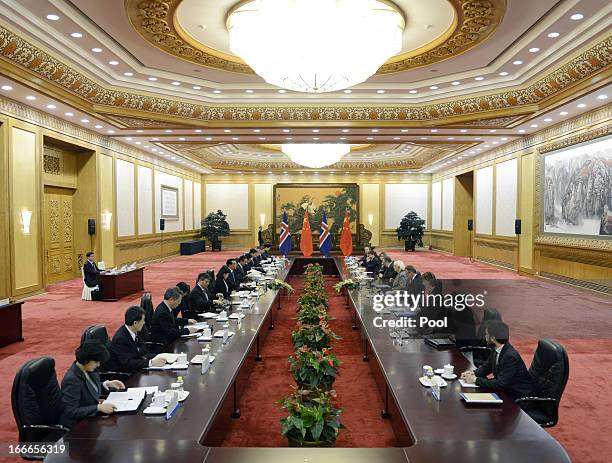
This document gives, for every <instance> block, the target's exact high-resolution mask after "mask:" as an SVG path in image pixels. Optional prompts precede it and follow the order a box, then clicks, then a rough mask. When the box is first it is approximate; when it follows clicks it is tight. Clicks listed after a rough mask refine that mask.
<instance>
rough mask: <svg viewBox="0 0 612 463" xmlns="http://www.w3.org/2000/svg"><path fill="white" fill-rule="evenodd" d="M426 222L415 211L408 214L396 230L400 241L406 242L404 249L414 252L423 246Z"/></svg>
mask: <svg viewBox="0 0 612 463" xmlns="http://www.w3.org/2000/svg"><path fill="white" fill-rule="evenodd" d="M424 225H425V221H424V220H423V219H421V218H420V217H419V216H418V214H417V213H416V212H414V211H410V212H409V213H408V214H406V215H405V216H404V217H403V218H402V221H401V222H400V224H399V227H397V228H396V229H395V232H396V233H397V239H398V241H402V240H403V241H404V243H405V244H404V249H405V250H406V251H413V252H414V248H415V246H416V245H419V246H423V234H424V233H425V227H424Z"/></svg>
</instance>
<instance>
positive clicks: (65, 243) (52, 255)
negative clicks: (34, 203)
mask: <svg viewBox="0 0 612 463" xmlns="http://www.w3.org/2000/svg"><path fill="white" fill-rule="evenodd" d="M73 193H74V190H71V189H68V188H55V187H45V209H44V211H45V212H44V223H45V260H46V262H45V264H46V265H45V268H46V272H47V283H48V284H49V283H56V282H58V281H64V280H68V279H70V278H74V276H75V268H76V267H75V256H74V239H73V234H72V228H73V221H74V219H73V212H72V194H73Z"/></svg>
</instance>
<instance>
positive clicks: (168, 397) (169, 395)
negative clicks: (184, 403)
mask: <svg viewBox="0 0 612 463" xmlns="http://www.w3.org/2000/svg"><path fill="white" fill-rule="evenodd" d="M172 394H174V391H173V390H172V389H166V391H165V392H164V397H165V400H166V402H170V400H171V399H172Z"/></svg>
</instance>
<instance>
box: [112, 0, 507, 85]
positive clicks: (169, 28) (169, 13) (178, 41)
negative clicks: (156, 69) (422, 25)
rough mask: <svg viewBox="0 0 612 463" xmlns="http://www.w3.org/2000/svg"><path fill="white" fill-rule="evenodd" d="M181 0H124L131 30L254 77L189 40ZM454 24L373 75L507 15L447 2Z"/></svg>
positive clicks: (455, 48) (465, 38)
mask: <svg viewBox="0 0 612 463" xmlns="http://www.w3.org/2000/svg"><path fill="white" fill-rule="evenodd" d="M181 2H182V0H149V1H142V0H125V4H124V6H125V11H126V14H127V16H128V19H129V21H130V23H131V25H132V27H133V28H134V29H135V30H136V32H138V34H140V36H141V37H142V38H143V39H144V40H146V41H147V42H149V44H150V45H151V46H153V47H155V48H157V49H159V50H161V51H163V52H165V53H168V54H170V55H172V56H175V57H177V58H180V59H182V60H185V61H189V62H192V63H196V64H198V65H201V66H206V67H209V68H214V69H222V70H224V71H230V72H236V73H243V74H254V72H253V69H251V67H250V66H249V65H248V64H246V63H245V62H244V61H243V60H242V59H240V58H239V57H238V56H235V55H233V54H231V53H226V52H222V51H220V50H216V49H214V48H212V47H209V46H207V45H206V44H204V43H202V42H200V41H198V40H196V39H194V38H193V37H192V36H191V35H190V34H189V33H188V32H186V31H185V30H184V29H183V28H182V26H181V24H180V22H179V21H178V18H177V15H176V11H177V9H178V7H179V5H180V3H181ZM449 3H450V4H451V6H452V7H453V9H454V10H455V15H454V21H453V23H452V24H451V26H450V27H449V28H448V30H446V31H445V32H443V33H442V34H441V35H440V36H439V37H437V38H436V39H434V40H432V41H431V42H429V43H427V44H424V45H423V46H421V47H419V48H417V49H416V50H409V51H406V52H404V53H400V54H399V55H397V56H394V57H392V58H390V59H389V60H388V61H387V62H386V63H385V64H383V65H382V66H381V67H380V69H379V70H378V71H377V73H376V74H389V73H395V72H401V71H406V70H408V69H414V68H418V67H422V66H427V65H429V64H433V63H437V62H439V61H443V60H446V59H449V58H452V57H455V56H457V55H459V54H462V53H464V52H466V51H468V50H470V49H471V48H473V47H475V46H476V45H478V44H479V43H481V42H483V41H484V40H486V39H487V38H488V37H489V36H490V35H491V34H492V33H493V32H494V31H495V29H497V27H498V26H499V24H500V23H501V21H502V18H503V16H504V13H505V11H506V0H480V1H473V0H449Z"/></svg>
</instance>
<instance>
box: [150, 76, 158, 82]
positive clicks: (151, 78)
mask: <svg viewBox="0 0 612 463" xmlns="http://www.w3.org/2000/svg"><path fill="white" fill-rule="evenodd" d="M149 80H150V81H151V82H155V81H156V80H157V77H149Z"/></svg>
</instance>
